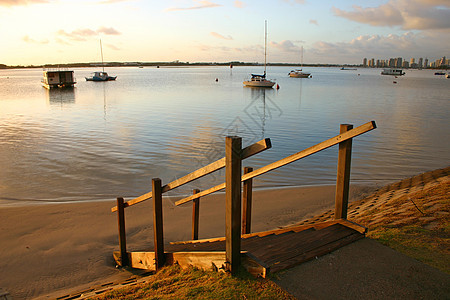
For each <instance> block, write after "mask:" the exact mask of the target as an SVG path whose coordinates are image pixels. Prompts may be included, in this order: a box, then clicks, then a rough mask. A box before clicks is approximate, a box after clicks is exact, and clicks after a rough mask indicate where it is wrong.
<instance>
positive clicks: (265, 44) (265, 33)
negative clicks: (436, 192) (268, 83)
mask: <svg viewBox="0 0 450 300" xmlns="http://www.w3.org/2000/svg"><path fill="white" fill-rule="evenodd" d="M264 25H265V26H264V77H265V76H266V57H267V20H266V21H265V24H264Z"/></svg>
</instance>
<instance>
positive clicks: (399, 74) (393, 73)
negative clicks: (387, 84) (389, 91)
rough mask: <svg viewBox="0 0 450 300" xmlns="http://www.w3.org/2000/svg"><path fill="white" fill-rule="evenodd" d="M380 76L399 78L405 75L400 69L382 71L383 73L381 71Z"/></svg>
mask: <svg viewBox="0 0 450 300" xmlns="http://www.w3.org/2000/svg"><path fill="white" fill-rule="evenodd" d="M381 75H394V76H401V75H405V72H403V70H402V69H384V70H383V71H381Z"/></svg>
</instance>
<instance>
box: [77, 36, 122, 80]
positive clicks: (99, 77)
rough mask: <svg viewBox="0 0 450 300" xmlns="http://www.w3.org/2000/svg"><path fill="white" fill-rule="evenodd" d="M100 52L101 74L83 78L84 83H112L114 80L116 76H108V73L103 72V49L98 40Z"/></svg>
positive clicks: (92, 74)
mask: <svg viewBox="0 0 450 300" xmlns="http://www.w3.org/2000/svg"><path fill="white" fill-rule="evenodd" d="M100 52H101V55H102V70H103V71H102V72H100V71H97V72H93V73H91V76H90V77H84V78H85V79H86V81H112V80H116V78H117V76H109V75H108V73H106V72H105V65H104V63H103V47H102V40H100Z"/></svg>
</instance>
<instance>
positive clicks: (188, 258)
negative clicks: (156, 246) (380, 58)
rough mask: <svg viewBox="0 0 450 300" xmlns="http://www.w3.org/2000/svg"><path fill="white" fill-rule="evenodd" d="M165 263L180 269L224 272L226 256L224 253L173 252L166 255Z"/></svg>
mask: <svg viewBox="0 0 450 300" xmlns="http://www.w3.org/2000/svg"><path fill="white" fill-rule="evenodd" d="M166 255H167V263H168V264H175V263H177V264H178V265H180V266H181V267H182V268H187V267H188V266H195V267H197V268H201V269H204V270H214V271H218V270H225V261H226V255H225V252H224V251H212V252H206V251H201V252H173V253H166Z"/></svg>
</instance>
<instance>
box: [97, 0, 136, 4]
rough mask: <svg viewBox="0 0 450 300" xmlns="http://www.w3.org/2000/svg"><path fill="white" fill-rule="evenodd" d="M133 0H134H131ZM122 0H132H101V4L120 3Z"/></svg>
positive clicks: (128, 0)
mask: <svg viewBox="0 0 450 300" xmlns="http://www.w3.org/2000/svg"><path fill="white" fill-rule="evenodd" d="M131 1H133V0H131ZM120 2H130V0H103V1H100V2H99V4H114V3H120Z"/></svg>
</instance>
